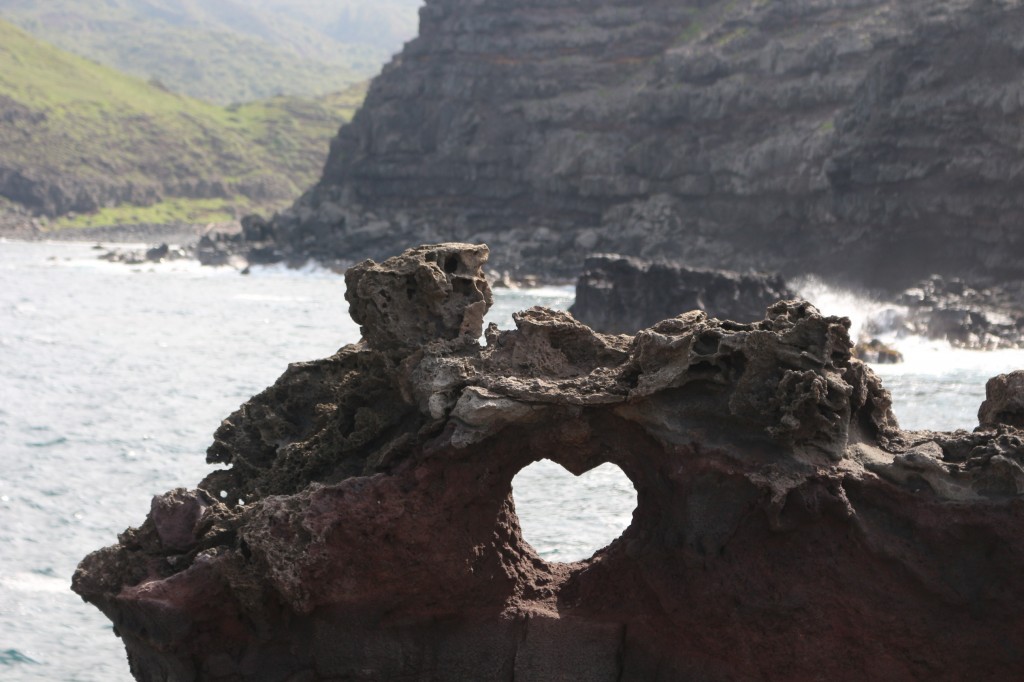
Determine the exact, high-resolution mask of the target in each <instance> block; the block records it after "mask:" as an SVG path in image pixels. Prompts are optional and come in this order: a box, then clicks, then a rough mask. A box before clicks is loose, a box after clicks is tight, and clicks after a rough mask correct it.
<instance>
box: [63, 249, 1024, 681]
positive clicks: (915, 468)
mask: <svg viewBox="0 0 1024 682" xmlns="http://www.w3.org/2000/svg"><path fill="white" fill-rule="evenodd" d="M487 256H488V252H487V249H486V247H483V246H469V245H459V244H443V245H437V246H430V247H420V248H418V249H415V250H412V251H409V252H406V253H405V254H403V255H402V256H400V257H397V258H395V259H392V260H389V261H387V262H385V263H381V264H377V263H374V262H372V261H367V262H364V263H362V264H360V265H358V266H357V267H355V268H353V269H352V270H350V271H349V272H348V274H347V275H346V282H347V285H348V292H347V294H346V298H347V299H348V301H349V302H350V304H351V313H352V316H353V318H354V319H355V320H356V321H357V322H359V324H360V325H361V327H362V333H363V339H362V341H361V342H360V343H358V344H356V345H352V346H346V347H344V348H342V349H341V350H340V351H338V353H337V354H335V355H333V356H331V357H329V358H326V359H324V360H319V361H315V362H306V363H298V364H295V365H292V366H291V367H289V369H288V370H287V371H286V372H285V374H284V375H283V376H282V377H281V378H280V379H279V380H278V381H277V383H275V384H274V385H273V386H272V387H270V388H268V389H267V390H266V391H264V392H263V393H261V394H259V395H257V396H255V397H254V398H252V399H251V400H250V401H249V402H247V403H246V404H245V405H243V406H242V407H241V408H240V409H239V410H238V411H237V412H236V413H235V414H233V415H231V416H230V417H228V418H227V419H226V420H225V421H224V422H223V423H222V425H221V427H220V428H219V429H218V430H217V433H216V434H215V437H214V443H213V445H212V446H211V447H210V449H209V450H208V452H207V460H208V461H209V462H210V463H213V464H217V465H221V466H222V468H221V469H219V470H217V471H214V472H213V473H211V474H210V475H209V476H208V477H207V478H206V479H205V480H204V481H203V482H202V483H201V484H200V486H199V488H198V489H197V490H193V491H185V490H176V491H172V492H169V493H167V494H164V495H160V496H158V497H156V498H154V500H153V505H152V510H151V512H150V514H149V517H148V518H147V519H146V521H145V523H143V524H142V525H141V526H140V527H138V528H132V529H129V530H127V531H126V532H125V533H123V534H122V535H121V536H120V537H119V543H118V544H117V545H115V546H113V547H108V548H106V549H102V550H99V551H98V552H95V553H93V554H91V555H90V556H89V557H87V558H86V559H85V560H83V562H82V563H81V565H80V567H79V569H78V571H77V572H76V574H75V577H74V583H73V587H74V589H75V590H76V591H77V592H78V593H79V594H80V595H82V596H83V597H84V598H85V599H86V600H88V601H90V602H91V603H93V604H95V605H96V606H97V607H99V608H100V609H102V610H103V612H104V613H105V614H107V616H108V617H110V619H111V620H112V621H113V622H114V623H115V625H116V632H117V634H118V635H119V636H120V637H121V638H122V639H123V640H124V642H125V645H126V647H127V650H128V655H129V660H130V663H131V667H132V671H133V673H134V675H135V676H136V678H137V679H139V680H147V681H150V680H152V681H155V680H225V681H226V680H261V681H264V682H272V681H274V680H281V681H282V682H283V681H284V680H293V681H294V680H304V681H310V682H312V681H317V680H444V681H445V682H455V681H459V680H466V681H470V680H472V681H474V682H480V681H487V680H495V681H496V680H508V679H513V678H514V679H516V680H544V681H549V680H559V679H585V680H591V681H598V680H609V681H611V680H631V681H632V680H635V681H641V680H642V681H644V682H652V681H654V682H656V681H659V680H662V681H665V682H669V681H671V682H679V681H680V680H740V679H794V680H805V679H831V680H865V679H884V680H920V679H934V680H963V679H986V680H1015V679H1018V678H1019V674H1020V669H1021V667H1020V666H1021V662H1022V661H1021V652H1022V651H1024V616H1022V614H1021V610H1020V608H1019V605H1020V604H1021V603H1022V599H1024V587H1022V583H1021V581H1020V580H1019V576H1020V574H1021V571H1022V569H1024V541H1022V536H1021V534H1020V532H1019V528H1020V526H1021V523H1022V522H1024V503H1022V500H1024V497H1022V494H1024V467H1022V464H1024V445H1022V443H1024V441H1022V437H1024V433H1022V432H1021V431H1019V430H1018V428H1017V427H1018V426H1019V425H1020V424H1021V423H1022V421H1021V402H1022V400H1021V395H1020V389H1021V386H1022V383H1024V380H1022V377H1021V376H1017V375H1012V376H1009V377H1000V378H998V379H996V380H994V381H993V382H991V383H990V385H989V399H988V400H987V401H986V403H985V405H984V406H983V407H982V410H981V418H982V420H983V422H984V425H983V427H981V428H979V430H977V431H975V432H974V433H967V432H964V431H960V432H956V433H911V432H904V431H901V430H900V429H899V428H898V426H897V424H896V422H895V420H894V418H893V416H892V413H891V411H890V400H889V395H888V393H887V392H886V391H885V390H884V389H883V388H882V386H881V385H880V383H879V380H878V379H877V377H875V376H874V375H873V374H872V372H871V371H870V370H869V369H868V368H867V367H866V366H865V365H863V364H862V363H860V362H858V361H856V360H853V359H852V358H851V357H850V340H849V337H848V326H849V322H848V320H846V319H844V318H834V317H823V316H821V315H820V314H819V313H818V312H817V311H816V310H815V309H814V308H813V307H812V306H810V305H809V304H807V303H804V302H800V301H790V302H780V303H777V304H774V305H773V306H772V307H771V308H770V309H769V310H768V312H767V315H766V316H765V318H764V320H762V321H760V322H757V323H753V324H739V323H734V322H719V321H717V320H710V319H708V318H707V316H706V315H704V314H703V313H700V312H691V313H687V314H684V315H680V316H678V317H675V318H672V319H669V320H665V321H662V322H660V323H658V324H656V325H654V326H653V327H651V328H649V329H646V330H644V331H642V332H640V333H638V334H637V335H635V336H607V335H603V334H598V333H595V332H593V331H592V330H590V329H589V328H587V327H584V326H583V325H581V324H579V323H578V322H576V321H575V320H574V319H573V318H572V317H571V316H570V315H568V314H566V313H559V312H554V311H550V310H546V309H543V308H532V309H530V310H527V311H524V312H521V313H519V314H517V315H516V318H515V319H516V325H517V329H516V330H513V331H505V332H502V331H498V330H497V329H495V328H493V327H491V328H489V329H487V331H486V333H485V336H486V340H487V344H486V346H481V345H480V344H479V343H478V341H477V339H478V337H479V336H480V333H481V331H482V320H483V315H484V313H485V312H486V310H487V307H488V305H489V304H490V290H489V289H488V286H487V282H486V280H485V279H484V277H483V274H482V266H483V264H484V262H485V261H486V259H487ZM541 458H550V459H551V460H553V461H555V462H558V463H559V464H561V465H562V466H564V467H565V468H567V469H568V470H569V471H572V472H574V473H577V474H578V473H581V472H583V471H586V470H589V469H591V468H593V467H595V466H598V465H600V464H602V463H605V462H612V463H615V464H617V465H618V466H619V467H620V468H621V469H622V470H623V471H624V472H625V474H626V475H627V476H628V477H629V478H630V479H631V481H632V482H633V484H634V486H635V487H636V490H637V508H636V511H635V512H634V515H633V520H632V523H631V525H630V526H629V528H627V529H626V530H625V531H624V532H623V534H622V535H621V537H619V538H618V539H616V540H615V541H613V542H612V543H611V544H610V545H609V546H607V547H606V548H604V549H602V550H599V551H598V552H597V553H596V554H595V555H594V556H593V557H591V558H590V559H587V560H585V561H582V562H579V563H573V564H549V563H547V562H545V561H544V560H543V559H541V558H540V557H539V556H538V555H537V554H536V553H535V552H534V551H533V549H532V548H531V547H530V546H529V545H528V544H527V543H525V542H524V541H523V538H522V535H521V533H520V530H519V525H518V520H517V518H516V514H515V508H514V503H513V500H512V496H511V481H512V478H513V476H515V474H516V473H517V472H518V471H519V470H520V469H522V468H523V467H525V466H526V465H528V464H529V463H530V462H533V461H535V460H538V459H541Z"/></svg>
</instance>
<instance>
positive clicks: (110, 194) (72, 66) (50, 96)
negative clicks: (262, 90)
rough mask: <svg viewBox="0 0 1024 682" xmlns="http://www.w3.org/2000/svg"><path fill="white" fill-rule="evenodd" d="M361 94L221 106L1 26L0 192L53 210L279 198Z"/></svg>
mask: <svg viewBox="0 0 1024 682" xmlns="http://www.w3.org/2000/svg"><path fill="white" fill-rule="evenodd" d="M363 94H364V92H363V88H362V87H359V88H354V89H351V90H350V91H348V92H346V93H344V94H343V95H336V96H333V97H331V98H325V99H323V100H321V101H304V100H298V99H294V98H286V97H278V98H274V99H270V100H266V101H260V102H253V103H249V104H244V105H239V106H232V107H227V108H224V107H218V106H215V105H212V104H208V103H206V102H202V101H199V100H196V99H192V98H189V97H184V96H181V95H176V94H173V93H170V92H167V91H165V90H163V89H161V88H159V87H155V86H153V85H151V84H149V83H146V82H145V81H142V80H140V79H137V78H133V77H130V76H126V75H124V74H120V73H118V72H116V71H113V70H111V69H108V68H106V67H102V66H99V65H98V64H96V63H94V62H91V61H89V60H86V59H83V58H80V57H76V56H73V55H70V54H68V53H65V52H62V51H60V50H57V49H56V48H53V47H51V46H49V45H46V44H43V43H40V42H39V41H37V40H35V39H33V38H32V37H30V36H29V35H28V34H26V33H24V32H23V31H21V30H20V29H18V28H16V27H14V26H12V25H10V24H7V23H5V22H0V150H2V153H0V195H4V196H6V197H8V198H9V199H11V200H14V201H16V202H19V203H21V204H22V205H25V206H27V207H28V208H30V209H32V210H34V211H38V212H42V213H45V214H49V215H56V214H64V213H67V212H70V211H76V212H91V211H96V210H98V209H100V208H104V207H106V208H110V207H114V206H118V205H121V204H135V205H142V206H145V205H153V204H156V203H159V202H163V201H165V200H167V199H172V198H189V199H232V200H238V201H241V202H242V203H243V204H245V205H253V204H259V205H265V206H270V205H279V204H281V203H284V202H287V201H289V200H291V199H293V198H294V197H295V196H297V194H298V193H299V191H300V189H301V188H305V187H306V186H308V185H310V184H312V183H313V182H314V181H315V180H316V178H317V177H318V175H319V172H320V170H321V167H322V164H323V159H324V158H325V157H326V154H327V147H328V141H329V140H330V138H331V137H332V136H333V135H334V134H335V132H336V131H337V128H338V126H339V125H340V124H341V122H342V121H343V120H345V119H347V118H348V117H350V116H351V114H352V112H353V111H354V109H355V108H356V107H357V106H358V105H359V103H360V102H361V99H362V96H363Z"/></svg>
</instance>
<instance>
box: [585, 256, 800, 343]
mask: <svg viewBox="0 0 1024 682" xmlns="http://www.w3.org/2000/svg"><path fill="white" fill-rule="evenodd" d="M795 297H796V296H795V295H794V294H793V293H792V292H791V291H790V290H789V289H788V288H787V287H786V283H785V282H784V281H783V279H782V278H781V277H779V276H778V275H765V274H745V275H744V274H740V273H736V272H729V271H726V270H708V269H695V268H687V267H684V266H682V265H679V264H676V263H668V262H654V263H652V262H649V261H643V260H640V259H638V258H630V257H628V256H619V255H613V254H601V255H595V256H591V257H589V258H587V259H586V261H584V264H583V274H581V275H580V277H579V279H578V280H576V301H575V302H574V303H573V305H572V308H570V309H569V312H571V313H572V314H573V317H575V318H576V319H577V320H579V321H580V322H582V323H584V324H585V325H587V326H588V327H590V328H591V329H594V330H595V331H600V332H605V333H630V334H632V333H633V332H636V331H639V330H640V329H644V328H646V327H650V326H651V325H653V324H654V323H656V322H660V321H661V320H665V319H668V318H670V317H675V316H676V315H679V314H681V313H685V312H688V311H690V310H703V311H704V312H706V313H707V314H708V315H709V316H711V317H717V318H719V319H723V320H736V321H739V322H755V321H757V320H760V319H762V318H764V311H765V309H766V308H768V307H769V306H770V305H771V304H772V303H775V302H776V301H780V300H784V299H792V298H795Z"/></svg>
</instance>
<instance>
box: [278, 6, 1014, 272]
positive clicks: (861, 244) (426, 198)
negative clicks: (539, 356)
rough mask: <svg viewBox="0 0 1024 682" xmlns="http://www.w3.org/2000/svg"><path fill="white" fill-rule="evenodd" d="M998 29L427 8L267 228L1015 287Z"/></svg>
mask: <svg viewBox="0 0 1024 682" xmlns="http://www.w3.org/2000/svg"><path fill="white" fill-rule="evenodd" d="M1021 35H1024V9H1022V7H1021V3H1020V2H1018V1H1017V0H1008V1H1001V0H954V1H952V2H942V3H935V2H931V1H930V0H901V1H900V2H894V1H892V0H888V1H884V2H883V1H879V0H793V1H792V2H784V3H783V2H764V1H762V0H738V1H737V0H721V1H717V2H716V1H714V0H691V1H689V2H677V1H675V0H643V1H642V2H635V1H634V0H629V1H627V0H581V1H579V2H566V1H559V0H428V1H427V3H426V6H425V7H424V8H423V9H422V11H421V25H420V36H419V38H417V39H416V40H414V41H412V42H411V43H409V44H408V45H407V46H406V48H405V50H404V51H403V52H402V54H401V55H400V56H399V57H398V58H396V60H395V61H394V62H393V63H392V64H391V65H390V66H389V67H388V68H386V69H385V71H384V73H383V74H382V75H381V76H380V77H379V78H377V80H376V81H375V82H374V84H373V86H372V88H371V90H370V94H369V97H368V98H367V100H366V104H365V107H364V109H363V111H362V112H361V113H360V114H359V115H358V116H357V117H356V119H355V121H354V122H353V123H352V124H351V125H349V126H346V127H345V128H343V129H342V130H341V132H340V134H339V135H338V137H337V138H336V139H335V140H334V142H333V143H332V152H331V156H330V159H329V161H328V163H327V166H326V168H325V170H324V174H323V178H322V180H321V181H320V183H319V184H318V185H317V186H316V187H315V188H313V189H312V190H311V191H310V192H309V193H308V194H307V195H306V196H305V197H304V198H303V199H302V200H300V201H299V203H298V204H297V205H296V206H295V207H294V209H293V210H291V211H288V212H286V213H285V214H283V215H281V216H279V217H277V218H276V219H275V226H276V231H277V233H278V235H279V236H278V238H279V240H280V241H281V242H282V243H287V244H289V245H290V246H291V247H292V248H293V249H295V250H296V251H297V252H300V253H310V254H313V255H316V256H319V257H328V258H333V257H341V258H351V259H358V258H360V257H363V256H367V255H370V256H375V257H381V256H384V255H390V254H391V253H394V252H396V251H397V250H398V249H400V248H402V247H404V246H408V245H411V244H412V243H420V242H421V241H424V240H441V239H460V240H472V241H476V240H481V241H488V242H489V243H491V245H492V246H494V247H498V248H496V249H495V252H496V259H497V260H496V261H495V265H496V266H497V267H499V268H513V269H519V270H520V271H532V272H541V273H545V274H558V275H565V276H568V277H574V276H575V275H576V274H577V273H578V267H579V265H580V263H581V262H582V258H583V257H584V256H585V255H586V254H587V253H589V252H594V251H598V252H614V253H623V254H627V255H634V256H643V257H666V256H667V257H670V258H678V259H682V260H684V261H685V262H686V264H687V265H690V266H710V267H730V268H734V269H746V268H747V267H751V266H753V267H757V268H761V269H767V270H779V271H782V272H783V273H784V274H795V273H798V272H807V271H813V272H817V273H820V274H825V275H827V276H830V277H832V278H833V279H846V280H849V281H851V282H856V283H862V284H867V285H871V286H878V287H886V288H893V289H895V288H896V287H899V286H908V285H910V284H911V283H912V282H914V281H917V280H919V279H920V278H922V277H924V276H927V275H929V274H932V273H933V272H938V273H940V274H944V275H961V276H968V277H998V278H1014V277H1020V276H1021V275H1022V266H1021V259H1020V256H1021V254H1022V241H1021V240H1022V233H1021V231H1020V230H1019V229H1018V228H1017V226H1018V225H1019V224H1020V222H1021V220H1022V218H1024V203H1022V202H1024V199H1021V196H1022V193H1021V191H1020V190H1021V183H1022V182H1024V181H1022V180H1021V178H1022V177H1024V176H1022V175H1021V169H1022V167H1024V166H1022V163H1024V162H1022V161H1021V158H1020V156H1021V151H1022V149H1024V137H1022V133H1021V130H1022V129H1021V126H1020V120H1021V116H1022V115H1024V114H1022V112H1024V89H1022V85H1021V82H1020V78H1019V73H1020V67H1021V64H1022V62H1024V41H1022V40H1021V38H1020V36H1021ZM499 256H500V258H499Z"/></svg>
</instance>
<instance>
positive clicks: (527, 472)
mask: <svg viewBox="0 0 1024 682" xmlns="http://www.w3.org/2000/svg"><path fill="white" fill-rule="evenodd" d="M512 497H513V499H514V501H515V506H516V516H518V517H519V527H520V530H521V531H522V533H523V539H524V540H526V542H528V543H529V544H530V546H531V547H533V549H534V550H535V551H536V552H537V554H539V555H540V556H541V558H543V559H544V560H545V561H559V562H571V561H580V560H582V559H587V558H589V557H591V556H593V554H594V553H595V552H596V551H597V550H599V549H601V548H602V547H605V546H607V545H609V544H610V543H611V542H612V541H613V540H615V539H616V538H618V537H619V536H620V535H622V533H623V531H625V530H626V528H628V527H629V524H630V522H631V521H632V519H633V510H635V509H636V489H635V488H634V487H633V483H632V482H631V481H630V480H629V478H628V477H627V476H626V474H625V473H623V471H622V469H620V468H619V467H617V466H615V465H614V464H611V463H610V462H606V463H604V464H602V465H601V466H598V467H595V468H593V469H591V470H590V471H587V472H586V473H584V474H582V475H580V476H578V477H577V476H574V475H573V474H571V473H570V472H569V471H567V470H566V469H565V468H563V467H562V466H561V465H560V464H556V463H554V462H552V461H550V460H547V459H543V460H540V461H538V462H534V463H533V464H531V465H529V466H528V467H526V468H524V469H522V470H521V471H520V472H519V473H518V474H516V477H515V478H514V479H512Z"/></svg>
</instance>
